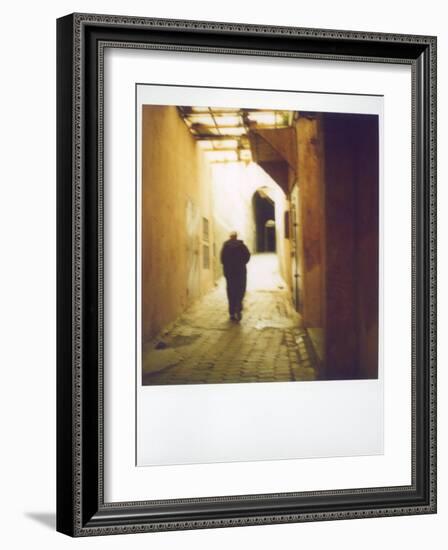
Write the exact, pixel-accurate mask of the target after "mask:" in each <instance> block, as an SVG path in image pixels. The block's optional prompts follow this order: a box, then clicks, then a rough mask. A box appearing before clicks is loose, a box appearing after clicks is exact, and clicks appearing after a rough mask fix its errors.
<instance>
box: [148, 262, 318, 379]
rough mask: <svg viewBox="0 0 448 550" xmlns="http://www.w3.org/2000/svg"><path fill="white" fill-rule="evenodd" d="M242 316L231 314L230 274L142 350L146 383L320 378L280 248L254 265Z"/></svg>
mask: <svg viewBox="0 0 448 550" xmlns="http://www.w3.org/2000/svg"><path fill="white" fill-rule="evenodd" d="M247 281H248V283H247V292H246V297H245V300H244V311H243V319H242V321H241V322H240V323H238V322H235V321H231V320H229V316H228V311H227V299H226V291H225V280H224V278H223V277H222V278H220V279H219V280H218V282H217V284H216V286H215V287H214V288H213V289H212V290H211V291H210V292H209V293H208V294H206V295H205V296H204V297H203V298H202V299H200V300H199V301H197V302H195V303H194V304H193V305H192V306H191V307H189V308H188V309H187V310H186V311H185V312H184V313H183V314H181V315H180V317H178V319H177V320H176V321H175V322H174V323H172V324H171V325H170V326H169V327H167V328H166V329H165V330H164V331H162V333H161V334H160V335H158V336H157V337H156V338H155V339H153V340H152V341H151V342H150V343H148V344H147V345H146V346H145V347H144V349H143V357H142V362H143V384H144V385H162V384H202V383H208V384H213V383H223V382H224V383H232V382H286V381H291V380H315V379H316V378H317V376H318V369H317V358H316V355H315V352H314V349H313V346H312V344H311V341H310V339H309V337H308V335H307V332H306V330H305V329H304V328H301V326H302V323H301V319H300V315H299V314H298V313H297V312H296V311H295V310H294V308H293V305H292V301H291V297H290V291H289V290H288V288H287V285H286V283H285V281H284V280H283V279H282V277H281V275H280V274H279V270H278V258H277V255H276V254H274V253H262V254H253V255H252V257H251V260H250V262H249V264H248V274H247Z"/></svg>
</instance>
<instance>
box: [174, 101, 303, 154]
mask: <svg viewBox="0 0 448 550" xmlns="http://www.w3.org/2000/svg"><path fill="white" fill-rule="evenodd" d="M178 110H179V113H180V116H181V117H182V119H183V120H184V122H185V124H186V125H187V127H188V129H189V130H190V132H191V133H192V135H193V137H194V138H195V139H196V140H197V141H198V142H199V146H200V147H201V149H203V150H204V151H205V153H206V156H207V158H208V159H209V160H210V161H211V162H251V161H252V154H251V150H250V143H249V138H248V133H249V131H251V130H255V129H274V128H287V127H289V126H291V124H292V121H293V117H294V112H293V111H282V110H269V109H239V108H234V107H178Z"/></svg>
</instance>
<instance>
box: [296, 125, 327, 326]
mask: <svg viewBox="0 0 448 550" xmlns="http://www.w3.org/2000/svg"><path fill="white" fill-rule="evenodd" d="M296 132H297V134H296V135H297V140H296V141H297V151H298V154H297V158H298V168H297V176H298V177H297V184H298V189H299V192H298V204H296V210H297V221H298V224H299V227H298V236H299V239H300V241H301V242H299V243H298V244H299V246H298V263H299V294H300V301H299V302H300V304H301V312H300V313H301V314H302V317H303V321H304V323H305V325H306V326H308V327H322V325H323V297H324V286H323V267H324V257H323V256H324V243H323V233H324V191H323V170H322V141H321V133H320V118H319V117H316V116H313V117H309V116H300V117H299V118H298V120H297V121H296Z"/></svg>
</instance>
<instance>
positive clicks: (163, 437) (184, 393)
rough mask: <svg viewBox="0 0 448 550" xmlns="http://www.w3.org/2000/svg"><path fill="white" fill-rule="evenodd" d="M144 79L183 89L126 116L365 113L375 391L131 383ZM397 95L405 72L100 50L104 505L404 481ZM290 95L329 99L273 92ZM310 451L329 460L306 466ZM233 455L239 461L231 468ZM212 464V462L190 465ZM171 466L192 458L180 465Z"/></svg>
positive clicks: (361, 385) (404, 326) (147, 97)
mask: <svg viewBox="0 0 448 550" xmlns="http://www.w3.org/2000/svg"><path fill="white" fill-rule="evenodd" d="M150 82H159V83H165V84H171V85H183V86H185V85H187V86H189V87H188V88H179V87H178V86H165V87H163V88H162V87H161V86H139V87H137V110H136V112H137V116H139V113H140V112H141V108H140V106H141V104H142V103H152V104H157V103H158V104H183V105H211V104H213V105H217V106H220V105H224V106H225V105H235V106H241V105H243V104H245V105H247V106H251V107H256V106H259V107H261V108H263V107H264V108H266V107H270V106H272V107H276V108H285V109H286V108H291V109H296V110H317V111H333V112H374V113H376V114H379V116H380V135H381V134H382V135H383V141H382V145H383V146H382V151H384V152H385V154H384V157H383V155H381V157H382V160H383V162H382V170H381V172H382V174H383V175H384V178H383V181H384V185H383V186H382V195H383V196H382V200H381V226H382V227H383V231H382V232H381V239H380V240H381V245H380V249H381V254H380V272H381V273H382V278H381V279H382V284H381V287H382V290H383V292H382V296H381V303H382V304H383V305H384V309H383V311H382V312H381V321H382V322H381V324H380V330H381V337H380V357H383V358H384V362H380V373H379V379H378V380H363V381H348V382H347V381H338V382H304V383H294V384H291V383H272V384H232V385H200V386H159V387H157V386H153V387H142V386H141V383H140V379H141V377H140V372H139V370H138V367H137V368H136V365H138V363H139V358H138V357H136V355H135V354H136V351H137V353H138V351H139V349H140V346H139V345H137V346H136V337H137V339H138V334H136V333H135V327H136V316H137V319H138V315H139V311H138V308H137V309H136V305H137V304H138V303H139V300H138V296H136V295H135V293H134V292H133V289H134V288H135V280H136V277H138V272H139V269H138V268H137V269H136V267H135V253H136V241H135V237H136V235H137V236H138V235H139V225H138V224H139V216H138V214H137V216H135V199H136V196H135V192H136V191H135V176H136V175H137V182H139V176H138V173H137V174H135V166H136V165H137V166H139V154H141V152H139V147H140V142H141V140H140V136H139V134H138V131H139V128H140V124H139V123H138V121H137V126H135V123H136V121H135V99H136V98H135V95H134V94H135V85H136V83H150ZM272 83H275V89H276V90H277V91H276V92H267V91H265V92H260V91H253V89H254V88H258V89H264V90H266V89H267V88H269V89H270V88H272ZM198 86H206V87H207V88H198ZM229 87H234V88H245V90H229V89H228V88H229ZM222 88H226V89H222ZM410 88H411V87H410V69H409V68H408V67H405V66H392V65H383V64H363V63H340V62H337V63H332V62H324V61H311V60H291V59H275V60H272V59H266V58H256V57H245V56H215V55H209V54H191V53H175V54H173V53H168V52H156V51H149V50H148V51H141V50H138V51H135V50H132V51H130V50H119V49H108V50H106V54H105V220H106V227H105V409H104V422H105V425H104V427H105V431H104V435H105V447H104V449H105V464H104V466H105V478H104V481H105V500H106V501H121V500H148V499H163V498H181V497H195V496H213V495H230V494H248V493H263V492H288V491H304V490H319V489H338V488H347V487H374V486H387V485H406V484H409V483H410V476H411V466H410V457H411V422H410V421H411V415H410V405H411V391H410V390H411V374H410V357H411V325H410V319H411V300H410V296H411V288H410V283H411V277H410V273H411V265H410V261H411V219H410V210H411V209H410V206H411V183H410V182H411V172H410V158H411V156H410V148H411V124H410V122H411V121H410V112H411V109H410ZM156 89H157V90H158V91H157V92H156V91H155V90H156ZM304 89H305V90H308V91H315V90H318V91H319V92H334V91H337V92H338V94H334V93H329V94H322V93H319V94H316V93H304V92H302V93H297V92H295V93H292V92H284V91H283V92H282V90H297V91H299V90H304ZM179 93H181V95H179ZM210 94H211V95H210ZM345 94H372V95H376V96H382V98H378V97H372V96H366V95H350V96H347V95H345ZM245 98H247V100H245ZM383 102H384V113H385V115H384V119H383V117H382V114H383V113H382V105H383ZM381 124H383V128H382V132H381ZM136 127H137V141H136V135H135V128H136ZM136 147H137V149H136ZM136 150H137V159H135V152H136ZM135 160H137V163H136V162H135ZM137 192H138V191H137ZM137 204H138V201H137ZM136 224H137V225H136ZM135 229H137V231H136V230H135ZM385 236H386V237H387V238H385ZM138 248H139V247H138V246H137V249H138ZM138 287H139V285H137V288H138ZM137 326H139V323H138V322H137ZM391 329H393V330H391ZM397 343H399V345H397ZM383 365H384V369H383ZM383 384H384V386H383ZM383 387H384V389H385V393H384V420H385V421H384V433H383ZM136 388H137V390H136ZM136 400H137V402H136ZM346 404H347V406H346ZM353 411H356V413H357V416H356V417H354V415H353ZM354 420H356V422H355V421H354ZM136 421H137V422H136ZM333 421H334V422H333ZM136 423H137V426H138V427H137V430H136ZM322 434H324V437H322ZM136 441H138V445H137V454H138V461H137V463H138V464H142V463H143V464H160V463H163V464H173V465H164V466H156V465H154V466H145V467H139V466H137V465H136ZM383 442H384V448H383ZM382 452H383V454H379V455H377V456H371V455H373V454H375V453H382ZM356 454H359V455H370V456H357V457H356V456H354V455H356ZM323 456H326V457H328V456H331V457H332V458H320V459H319V460H317V459H316V458H307V457H323ZM296 457H302V458H300V459H297V458H296ZM274 458H275V459H278V458H283V459H288V460H282V461H278V460H270V459H274ZM241 460H244V461H246V462H231V461H241ZM214 461H222V462H220V463H216V464H204V463H205V462H214ZM185 462H190V463H191V462H201V463H200V464H190V465H185V464H184V465H180V464H182V463H185ZM176 464H177V465H176Z"/></svg>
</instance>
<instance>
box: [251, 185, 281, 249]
mask: <svg viewBox="0 0 448 550" xmlns="http://www.w3.org/2000/svg"><path fill="white" fill-rule="evenodd" d="M252 208H253V215H254V226H255V246H256V251H257V252H275V251H276V249H277V247H276V235H275V205H274V201H273V200H272V199H271V197H270V196H269V195H268V193H267V192H266V190H265V189H264V188H259V189H257V191H255V193H254V194H253V197H252Z"/></svg>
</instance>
